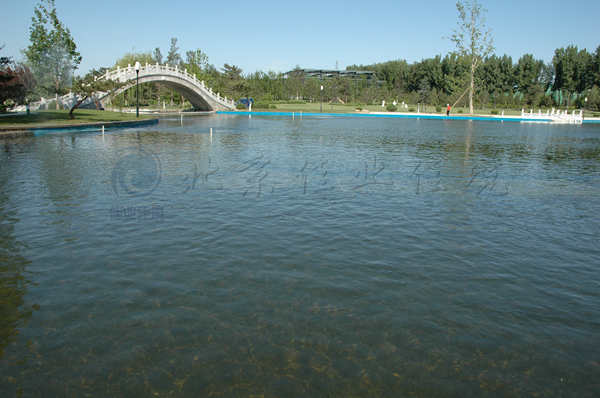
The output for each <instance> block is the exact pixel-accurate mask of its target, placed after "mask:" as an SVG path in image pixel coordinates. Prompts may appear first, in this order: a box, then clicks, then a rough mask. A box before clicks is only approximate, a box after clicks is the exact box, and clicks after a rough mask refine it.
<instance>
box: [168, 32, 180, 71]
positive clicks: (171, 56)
mask: <svg viewBox="0 0 600 398" xmlns="http://www.w3.org/2000/svg"><path fill="white" fill-rule="evenodd" d="M177 51H179V47H177V38H176V37H173V38H172V39H171V48H170V49H169V53H168V54H167V63H168V64H169V65H171V66H180V64H181V55H180V54H179V53H178V52H177Z"/></svg>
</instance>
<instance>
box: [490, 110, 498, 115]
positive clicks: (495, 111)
mask: <svg viewBox="0 0 600 398" xmlns="http://www.w3.org/2000/svg"><path fill="white" fill-rule="evenodd" d="M490 113H491V114H492V115H497V114H498V109H492V110H491V111H490Z"/></svg>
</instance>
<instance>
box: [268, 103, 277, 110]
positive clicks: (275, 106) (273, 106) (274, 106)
mask: <svg viewBox="0 0 600 398" xmlns="http://www.w3.org/2000/svg"><path fill="white" fill-rule="evenodd" d="M269 109H277V105H275V104H271V105H269Z"/></svg>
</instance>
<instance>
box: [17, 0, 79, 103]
mask: <svg viewBox="0 0 600 398" xmlns="http://www.w3.org/2000/svg"><path fill="white" fill-rule="evenodd" d="M34 12H35V16H34V17H32V18H31V21H32V25H31V27H30V28H29V30H30V41H31V45H29V47H27V49H25V50H23V55H24V56H25V58H26V60H27V64H28V65H29V67H31V69H32V71H33V73H34V75H35V77H36V78H37V79H38V82H39V84H40V86H41V88H43V89H45V91H48V92H51V93H53V94H59V93H60V92H61V90H63V89H65V88H66V87H68V86H69V85H70V81H71V77H72V73H73V71H74V70H75V69H77V66H78V65H79V64H80V63H81V54H80V53H79V52H78V51H77V46H76V45H75V42H74V41H73V38H72V37H71V32H70V31H69V29H68V28H66V27H65V26H64V25H63V23H62V22H60V21H59V20H58V16H57V14H56V7H55V5H54V0H43V1H42V2H41V3H39V4H38V5H37V6H36V7H35V10H34ZM56 105H57V107H58V103H57V104H56Z"/></svg>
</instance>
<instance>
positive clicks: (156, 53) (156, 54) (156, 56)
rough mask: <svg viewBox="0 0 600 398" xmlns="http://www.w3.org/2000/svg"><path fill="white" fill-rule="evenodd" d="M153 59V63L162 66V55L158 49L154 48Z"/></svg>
mask: <svg viewBox="0 0 600 398" xmlns="http://www.w3.org/2000/svg"><path fill="white" fill-rule="evenodd" d="M153 58H154V61H155V62H158V64H159V65H162V62H163V56H162V53H161V52H160V48H159V47H156V48H155V49H154V54H153Z"/></svg>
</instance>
